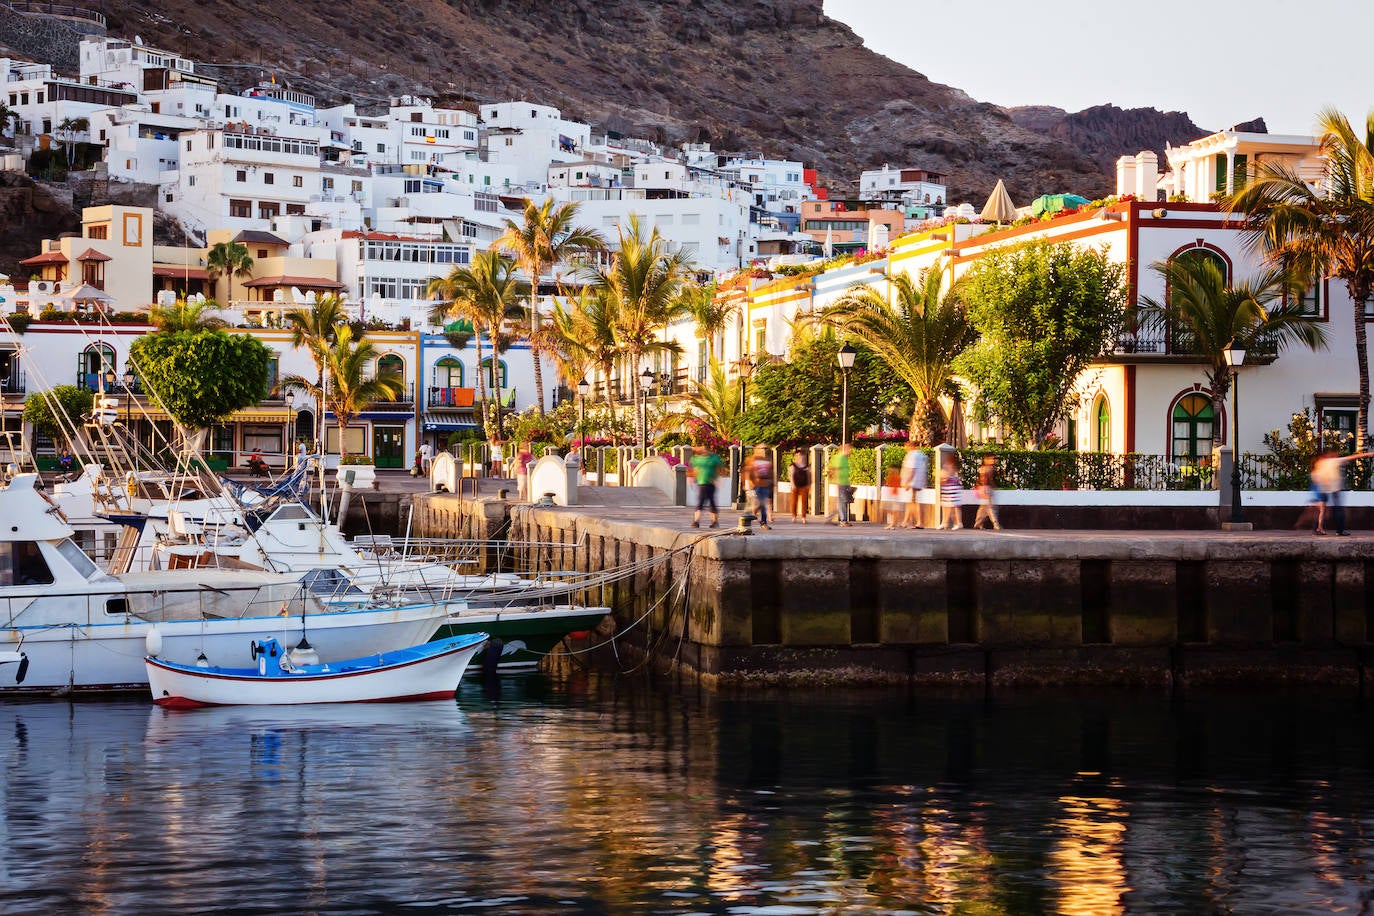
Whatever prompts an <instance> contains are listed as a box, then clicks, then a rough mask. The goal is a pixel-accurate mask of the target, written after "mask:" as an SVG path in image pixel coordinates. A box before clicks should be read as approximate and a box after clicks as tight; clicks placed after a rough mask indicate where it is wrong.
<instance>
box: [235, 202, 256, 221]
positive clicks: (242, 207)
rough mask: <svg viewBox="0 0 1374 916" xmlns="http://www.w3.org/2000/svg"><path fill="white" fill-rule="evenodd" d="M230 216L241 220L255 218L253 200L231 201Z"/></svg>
mask: <svg viewBox="0 0 1374 916" xmlns="http://www.w3.org/2000/svg"><path fill="white" fill-rule="evenodd" d="M229 215H230V216H233V217H238V218H239V219H251V218H252V217H253V202H252V201H251V200H231V201H229Z"/></svg>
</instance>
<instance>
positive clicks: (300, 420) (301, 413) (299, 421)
mask: <svg viewBox="0 0 1374 916" xmlns="http://www.w3.org/2000/svg"><path fill="white" fill-rule="evenodd" d="M318 437H319V431H318V430H317V429H316V428H315V412H314V411H313V410H298V411H296V436H295V438H296V439H298V440H299V439H304V440H305V441H306V442H314V441H315V440H316V439H317V438H318Z"/></svg>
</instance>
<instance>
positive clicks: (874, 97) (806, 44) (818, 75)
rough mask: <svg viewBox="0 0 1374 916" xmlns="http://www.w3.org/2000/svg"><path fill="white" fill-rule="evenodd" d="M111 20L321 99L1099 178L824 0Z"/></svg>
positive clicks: (981, 169)
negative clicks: (534, 110)
mask: <svg viewBox="0 0 1374 916" xmlns="http://www.w3.org/2000/svg"><path fill="white" fill-rule="evenodd" d="M110 28H111V32H112V33H114V34H122V35H133V34H139V35H141V36H142V37H143V38H144V39H145V40H147V41H150V42H155V43H157V44H160V45H164V46H167V47H170V48H177V49H180V50H183V51H185V52H186V53H189V54H191V55H193V56H195V57H197V58H199V59H205V60H218V61H255V62H259V63H260V64H261V65H262V69H261V71H260V72H261V74H262V75H266V73H268V72H269V71H270V72H272V73H274V74H275V75H276V77H277V78H278V79H279V80H282V79H285V80H288V81H290V82H291V83H292V84H293V85H296V86H299V87H300V88H303V89H307V90H310V91H314V92H316V93H317V94H318V95H320V96H321V98H322V99H324V100H326V101H329V102H337V101H340V100H343V99H346V98H353V99H354V100H355V101H358V102H359V103H360V104H366V103H369V102H381V101H384V100H385V98H386V96H388V95H390V94H396V93H400V92H419V93H421V94H426V95H431V96H434V97H438V98H443V99H447V100H449V101H453V100H457V99H471V100H476V101H487V100H501V99H510V98H529V99H531V100H538V101H544V102H547V103H549V104H554V105H557V106H559V107H560V108H562V109H563V110H564V111H565V113H566V114H567V115H569V116H571V117H575V118H581V119H586V120H591V121H593V122H594V123H597V124H600V125H602V126H604V127H608V128H610V129H613V130H620V131H623V132H626V133H632V134H640V135H646V136H650V137H655V138H658V139H662V140H669V141H682V140H692V141H708V142H710V143H711V144H712V145H713V146H715V147H717V148H722V149H761V150H763V151H764V152H765V153H767V154H770V155H776V156H786V157H790V158H795V159H801V160H804V161H806V162H807V163H809V164H813V165H815V166H816V167H817V168H818V169H819V170H820V171H821V173H822V175H824V176H826V177H827V178H829V179H830V180H831V181H833V182H835V183H837V184H839V185H840V186H841V187H844V184H845V183H846V182H849V181H853V180H854V179H857V177H858V172H859V171H860V170H862V169H864V168H870V167H877V166H881V165H882V164H883V163H884V162H888V163H891V164H892V165H894V166H897V165H913V166H919V167H921V168H926V169H930V170H934V171H938V172H942V173H943V174H945V175H946V176H948V184H949V186H950V195H951V198H952V199H954V200H964V199H968V200H971V201H975V202H977V203H980V204H981V202H982V200H983V199H984V198H985V197H986V195H987V194H988V192H989V191H990V190H991V188H992V185H993V184H994V183H995V182H996V181H997V179H999V178H1002V179H1005V180H1006V182H1007V185H1008V188H1009V190H1010V191H1011V193H1012V195H1013V197H1014V199H1016V200H1017V201H1024V200H1028V199H1030V198H1032V197H1034V196H1035V195H1038V194H1041V193H1044V192H1051V191H1068V190H1073V191H1076V192H1078V193H1081V194H1084V195H1087V196H1090V197H1091V196H1095V195H1097V194H1100V193H1104V192H1106V191H1108V190H1110V185H1111V182H1110V181H1109V180H1108V177H1107V175H1106V174H1105V173H1104V171H1103V169H1102V168H1101V166H1100V165H1099V164H1098V163H1096V162H1095V161H1094V160H1093V159H1092V158H1091V157H1090V156H1088V155H1085V154H1084V153H1083V152H1081V151H1079V150H1078V149H1077V148H1075V146H1074V145H1073V144H1072V143H1071V142H1069V141H1068V140H1066V139H1064V138H1061V137H1057V136H1053V135H1047V134H1046V133H1043V132H1040V131H1037V130H1033V129H1027V128H1026V127H1023V126H1020V125H1018V124H1017V123H1016V122H1015V121H1014V120H1013V118H1012V117H1011V116H1009V115H1008V114H1007V113H1006V112H1005V111H1003V110H1002V109H1000V108H998V107H996V106H994V105H990V104H985V103H980V102H977V101H975V100H974V99H971V98H969V97H968V96H967V95H966V94H964V93H963V92H961V91H959V90H957V89H953V88H951V87H948V86H944V85H941V84H939V83H934V82H931V81H930V80H928V79H926V78H925V77H924V76H922V75H921V74H920V73H917V72H915V71H913V70H911V69H909V68H907V67H904V66H902V65H900V64H898V63H895V62H894V61H891V60H889V59H887V58H885V57H882V56H880V55H877V54H875V53H873V52H871V51H869V50H867V49H866V48H864V46H863V43H862V42H861V41H860V40H859V38H858V37H857V36H856V35H854V33H853V32H852V31H850V30H849V29H848V28H847V27H845V26H844V25H842V24H840V23H838V22H836V21H834V20H832V19H829V18H827V17H826V16H825V15H824V14H823V13H822V11H821V0H744V2H740V0H667V2H655V3H643V2H637V0H599V2H592V0H549V2H545V0H412V2H410V3H407V4H404V5H397V4H395V3H391V2H385V0H353V2H351V3H349V4H347V5H345V6H340V5H339V4H337V3H333V2H329V0H270V2H269V0H157V2H153V0H128V2H124V3H121V4H118V6H117V8H113V9H111V10H110ZM223 73H224V75H225V76H226V77H233V78H235V79H237V80H239V81H241V82H247V81H251V80H255V79H256V78H257V77H258V76H259V72H258V71H253V70H243V69H228V68H226V69H225V70H224V71H223ZM1133 152H1134V150H1133Z"/></svg>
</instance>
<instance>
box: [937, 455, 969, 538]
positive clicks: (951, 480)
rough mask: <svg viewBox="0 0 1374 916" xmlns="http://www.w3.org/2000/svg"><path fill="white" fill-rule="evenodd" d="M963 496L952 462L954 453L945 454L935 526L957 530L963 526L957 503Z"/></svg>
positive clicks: (962, 486)
mask: <svg viewBox="0 0 1374 916" xmlns="http://www.w3.org/2000/svg"><path fill="white" fill-rule="evenodd" d="M963 498H964V485H963V482H962V481H960V480H959V468H958V467H957V466H956V465H955V463H954V453H953V452H950V453H949V454H947V455H945V462H944V473H943V474H942V475H941V479H940V524H939V525H937V526H936V527H937V528H939V529H941V530H943V529H944V528H945V527H948V528H949V530H950V531H958V530H959V529H960V528H962V527H964V520H963V518H962V517H961V516H960V509H959V503H960V501H961V500H962V499H963Z"/></svg>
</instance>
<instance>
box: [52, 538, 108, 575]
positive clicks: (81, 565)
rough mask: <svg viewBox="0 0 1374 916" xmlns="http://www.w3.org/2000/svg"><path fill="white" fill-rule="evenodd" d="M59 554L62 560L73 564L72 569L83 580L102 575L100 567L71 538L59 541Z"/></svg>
mask: <svg viewBox="0 0 1374 916" xmlns="http://www.w3.org/2000/svg"><path fill="white" fill-rule="evenodd" d="M57 552H58V553H60V554H61V555H62V559H64V560H66V561H67V562H68V563H70V564H72V568H73V569H75V570H76V574H77V575H79V576H80V577H81V578H83V579H87V580H89V579H91V578H92V577H94V576H98V575H100V567H98V566H96V565H95V563H93V562H91V558H90V557H88V556H86V554H85V553H84V552H82V550H81V548H80V547H77V546H76V544H75V543H74V542H73V541H72V539H71V538H67V539H65V540H63V541H59V542H58V544H57Z"/></svg>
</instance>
